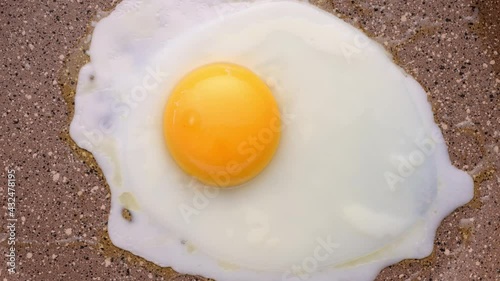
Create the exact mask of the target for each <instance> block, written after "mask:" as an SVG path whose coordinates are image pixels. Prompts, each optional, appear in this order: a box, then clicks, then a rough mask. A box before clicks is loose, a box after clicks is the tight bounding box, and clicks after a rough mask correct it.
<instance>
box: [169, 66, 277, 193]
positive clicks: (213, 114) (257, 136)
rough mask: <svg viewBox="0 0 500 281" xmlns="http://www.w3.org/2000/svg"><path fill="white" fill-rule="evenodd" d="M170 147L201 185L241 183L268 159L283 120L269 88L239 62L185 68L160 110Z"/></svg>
mask: <svg viewBox="0 0 500 281" xmlns="http://www.w3.org/2000/svg"><path fill="white" fill-rule="evenodd" d="M163 121H164V122H163V127H164V128H163V129H164V136H165V142H166V144H167V147H168V150H169V151H170V154H171V155H172V157H173V159H174V160H175V161H176V162H177V164H178V165H179V166H180V167H181V168H182V169H183V170H184V171H185V172H186V173H188V174H189V175H192V176H194V177H195V178H197V179H198V180H200V181H201V182H203V183H204V184H207V185H210V186H217V187H231V186H236V185H240V184H242V183H244V182H246V181H248V180H250V179H252V178H254V177H255V176H257V175H258V174H259V173H260V172H261V171H262V170H263V169H264V168H265V167H266V166H267V165H268V164H269V162H270V161H271V159H272V157H273V155H274V153H275V152H276V149H277V147H278V143H279V140H280V136H281V119H280V112H279V110H278V106H277V103H276V100H275V99H274V97H273V94H272V92H271V90H270V89H269V87H268V86H267V85H266V83H264V82H263V81H262V80H261V79H260V78H259V77H258V76H257V75H256V74H255V73H253V72H252V71H250V70H249V69H247V68H245V67H242V66H240V65H235V64H229V63H214V64H209V65H205V66H202V67H200V68H197V69H195V70H193V71H192V72H190V73H188V74H187V75H186V76H184V78H182V79H181V81H180V82H179V83H178V84H177V85H176V86H175V87H174V89H173V91H172V92H171V95H170V97H169V99H168V102H167V105H166V107H165V112H164V120H163Z"/></svg>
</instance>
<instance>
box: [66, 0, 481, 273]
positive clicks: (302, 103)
mask: <svg viewBox="0 0 500 281" xmlns="http://www.w3.org/2000/svg"><path fill="white" fill-rule="evenodd" d="M261 2H270V3H261ZM89 55H90V58H91V62H90V63H89V64H87V65H86V66H84V67H83V68H82V70H81V72H80V77H79V83H78V89H77V95H76V99H75V117H74V119H73V122H72V124H71V128H70V133H71V136H72V138H73V139H74V140H75V142H76V143H77V144H78V145H79V146H81V147H82V148H85V149H87V150H89V151H90V152H92V154H93V155H94V157H95V158H96V160H97V161H98V163H99V165H100V166H101V168H102V170H103V173H104V175H105V176H106V180H107V182H108V184H109V186H110V188H111V193H112V200H111V201H112V202H111V203H112V207H111V214H110V218H109V233H110V237H111V239H112V241H113V243H114V244H116V245H117V246H119V247H121V248H124V249H126V250H129V251H131V252H133V253H135V254H137V255H139V256H142V257H144V258H146V259H148V260H150V261H153V262H155V263H157V264H159V265H162V266H171V267H173V268H174V269H176V270H178V271H181V272H185V273H191V274H199V275H203V276H206V277H211V278H215V279H217V280H220V281H222V280H233V281H234V280H256V279H257V280H278V279H282V280H296V279H297V278H299V279H303V278H304V276H307V278H308V279H309V280H341V278H348V280H370V279H373V278H374V277H375V276H376V274H377V273H378V271H379V270H380V269H381V268H383V267H385V266H387V265H389V264H391V263H394V262H397V261H399V260H401V259H404V258H422V257H425V256H427V255H428V254H430V252H431V250H432V244H433V237H434V233H435V230H436V228H437V226H438V225H439V222H440V221H441V220H442V219H443V218H444V216H446V215H447V214H449V213H450V212H451V211H452V210H453V209H455V208H456V207H458V206H460V205H462V204H464V203H466V202H467V201H469V200H470V199H471V198H472V181H471V178H470V177H469V176H468V175H467V174H465V173H463V172H461V171H459V170H457V169H455V168H454V167H453V166H452V165H451V164H450V161H449V158H448V154H447V148H446V145H445V144H444V142H443V141H442V135H441V132H440V131H439V129H438V127H437V126H436V124H435V123H434V121H433V115H432V111H431V108H430V105H429V104H428V102H427V100H426V94H425V91H424V90H423V89H422V87H421V86H420V85H419V84H418V83H417V82H416V81H415V80H414V79H413V78H411V77H409V76H408V75H407V74H406V73H404V71H403V70H401V69H400V68H399V67H398V66H396V65H395V64H394V63H393V62H392V60H391V58H390V57H389V56H388V55H387V54H386V52H385V50H384V49H383V48H382V47H381V46H379V45H378V44H377V43H376V42H374V41H373V40H371V39H369V38H368V37H367V36H366V35H364V34H363V33H362V32H361V31H359V30H357V29H356V28H354V27H352V26H350V25H349V24H347V23H345V22H343V21H342V20H340V19H338V18H336V17H334V16H332V15H330V14H328V13H326V12H324V11H321V10H319V9H317V8H315V7H313V6H311V5H309V4H302V3H296V2H292V1H257V2H255V1H252V2H246V1H242V2H238V3H236V4H234V3H233V4H231V3H226V2H224V1H194V0H192V1H161V0H149V1H135V0H125V1H123V2H122V3H120V4H119V5H118V7H117V8H116V10H115V11H114V12H112V13H111V14H110V15H109V16H108V17H106V18H105V19H103V20H102V21H100V22H99V23H98V24H97V25H96V28H95V31H94V33H93V36H92V45H91V48H90V50H89ZM212 62H231V63H236V64H240V65H242V66H245V67H248V68H249V69H251V70H253V71H254V72H256V73H257V74H258V75H259V76H260V77H261V78H262V79H264V81H266V82H267V83H268V84H269V86H270V87H271V89H272V91H273V94H274V95H275V98H276V100H277V102H278V104H279V106H280V109H281V116H282V122H283V127H284V128H283V132H282V137H281V143H280V147H279V149H278V152H277V153H276V156H275V158H274V159H273V161H272V162H271V164H270V165H269V166H268V167H267V168H266V169H265V170H264V172H263V173H262V174H261V175H259V176H258V177H257V178H255V179H254V180H252V181H250V182H248V183H246V184H245V185H244V186H241V187H239V188H237V189H231V190H222V191H220V190H217V189H207V188H206V187H203V186H201V184H199V183H197V182H196V181H195V180H193V179H192V178H190V177H189V176H188V175H186V174H185V173H183V172H182V171H181V170H180V169H179V168H178V167H177V165H176V164H175V163H174V161H173V160H172V159H171V158H170V156H169V153H168V151H167V149H166V146H165V143H164V140H163V131H162V130H163V127H162V120H163V118H162V116H163V109H164V106H165V104H166V101H167V99H168V96H169V91H170V90H171V89H172V87H173V86H174V85H175V83H176V82H177V81H178V80H179V79H180V78H181V77H182V76H183V75H185V74H186V73H187V72H188V71H190V70H192V69H194V68H196V67H198V66H201V65H204V64H207V63H212ZM263 129H265V128H263ZM249 148H251V146H249ZM122 208H127V209H129V210H131V212H132V217H133V219H132V221H131V222H128V221H126V220H124V219H123V218H122V217H121V211H122ZM318 247H319V248H318ZM317 249H319V250H317ZM316 252H318V253H319V252H322V255H319V256H317V255H316ZM325 253H326V254H325Z"/></svg>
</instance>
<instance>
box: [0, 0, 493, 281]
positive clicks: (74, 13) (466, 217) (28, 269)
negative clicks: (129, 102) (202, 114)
mask: <svg viewBox="0 0 500 281" xmlns="http://www.w3.org/2000/svg"><path fill="white" fill-rule="evenodd" d="M312 2H314V3H316V4H318V5H319V6H321V7H323V8H324V9H326V10H328V11H331V12H333V13H334V14H336V15H338V16H340V17H342V18H344V19H345V20H346V21H348V22H350V23H352V24H354V25H356V26H358V27H360V28H362V29H364V30H365V31H366V32H367V33H368V34H370V35H371V36H372V37H374V38H376V39H377V40H378V41H379V42H381V43H383V44H384V45H385V46H386V48H387V49H388V50H390V52H391V53H392V54H393V55H394V58H395V60H396V61H397V62H398V63H399V64H400V65H401V66H403V67H404V68H405V69H406V71H407V72H409V73H410V74H412V75H413V76H414V77H415V78H416V79H417V80H418V81H419V82H420V83H421V84H422V85H423V86H424V88H425V89H427V91H428V95H429V101H430V102H431V103H432V106H433V108H434V112H435V118H436V121H437V123H438V124H439V125H440V127H441V129H442V130H443V133H444V136H445V139H446V140H447V142H448V145H449V151H450V156H451V159H452V162H453V164H454V165H455V166H457V167H458V168H460V169H463V170H466V171H467V172H469V173H470V174H471V175H472V176H474V179H475V188H476V193H475V198H474V200H473V201H472V202H471V203H470V204H468V205H467V206H464V207H462V208H460V209H458V210H457V211H455V212H454V213H453V214H452V215H450V216H449V217H447V218H446V219H445V220H444V222H443V223H442V225H441V227H440V228H439V229H438V233H437V238H436V241H435V249H434V252H433V254H432V255H431V256H430V257H429V258H427V259H424V260H421V261H418V260H411V261H403V262H401V263H399V264H397V265H394V266H391V267H389V268H386V269H385V270H383V271H382V272H381V274H380V276H379V277H378V279H377V280H445V281H446V280H500V243H499V242H498V241H499V239H500V205H499V200H500V197H499V194H500V184H499V183H500V174H499V169H500V157H499V146H500V143H499V135H500V109H499V107H500V97H499V95H500V94H499V92H500V76H499V72H500V56H499V52H500V20H499V17H500V2H499V1H497V0H487V1H480V0H479V1H470V0H453V1H452V0H444V1H429V0H425V1H424V0H421V1H409V2H408V3H406V1H389V0H387V1H379V0H375V1H367V2H360V1H347V0H335V1H326V0H316V1H312ZM114 4H115V3H114V2H111V1H95V0H92V1H90V0H71V1H67V0H65V1H61V0H50V1H34V0H30V1H10V0H0V34H1V41H0V49H1V50H2V54H1V65H0V88H1V95H0V104H1V107H2V110H1V111H2V112H1V114H2V116H1V120H0V129H1V134H0V155H1V160H2V167H1V173H0V178H1V183H2V184H1V189H0V200H1V202H2V203H1V206H2V212H1V215H2V230H1V232H0V248H1V254H2V256H4V255H5V253H6V250H7V233H6V231H7V230H6V223H5V219H6V218H7V217H6V211H7V210H6V202H7V198H6V197H7V194H6V192H7V190H6V183H7V172H6V169H7V168H14V169H16V178H17V211H16V216H17V218H18V222H17V244H16V246H17V254H18V258H17V262H18V264H17V269H18V273H16V274H15V275H9V274H8V273H7V271H6V269H7V266H6V265H5V262H4V261H2V267H0V279H1V280H23V281H24V280H37V281H38V280H198V279H196V278H191V277H189V276H181V275H178V274H176V273H174V272H172V271H171V270H169V269H162V268H159V267H157V266H154V265H152V264H150V263H148V262H146V261H144V260H142V259H139V258H136V257H134V256H133V255H131V254H129V253H127V252H125V251H122V250H119V249H117V248H115V247H114V246H112V245H111V244H110V243H109V239H108V238H107V234H106V222H107V212H108V210H109V190H108V189H107V186H106V183H105V181H104V179H103V178H102V176H101V175H100V173H99V171H98V169H95V168H91V167H89V165H87V164H86V163H85V162H84V161H83V159H84V158H82V157H81V153H77V152H75V150H73V149H72V148H71V146H70V144H69V143H68V141H67V140H66V137H65V136H66V134H65V133H64V131H65V130H67V126H68V123H69V119H70V113H69V111H68V107H67V105H66V102H65V100H64V98H63V95H61V88H60V85H59V83H60V82H59V81H60V80H59V78H60V73H61V70H62V69H63V68H64V67H65V61H66V58H67V57H68V56H69V55H70V54H71V53H74V50H75V46H77V45H78V41H79V39H80V38H82V37H83V36H84V35H85V34H86V32H87V27H88V25H89V23H90V20H91V19H92V18H93V17H95V15H96V14H97V12H98V11H100V10H107V9H110V8H111V7H112V6H113V5H114ZM77 52H78V51H77ZM63 88H64V87H63ZM67 88H68V87H66V89H67ZM5 261H6V260H5ZM199 280H201V279H199Z"/></svg>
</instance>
